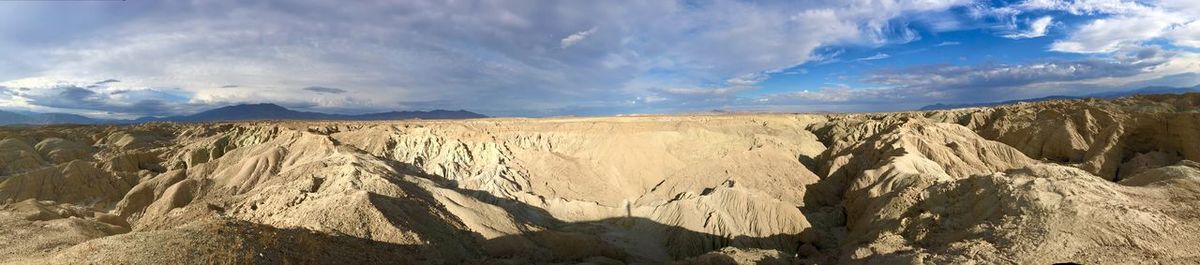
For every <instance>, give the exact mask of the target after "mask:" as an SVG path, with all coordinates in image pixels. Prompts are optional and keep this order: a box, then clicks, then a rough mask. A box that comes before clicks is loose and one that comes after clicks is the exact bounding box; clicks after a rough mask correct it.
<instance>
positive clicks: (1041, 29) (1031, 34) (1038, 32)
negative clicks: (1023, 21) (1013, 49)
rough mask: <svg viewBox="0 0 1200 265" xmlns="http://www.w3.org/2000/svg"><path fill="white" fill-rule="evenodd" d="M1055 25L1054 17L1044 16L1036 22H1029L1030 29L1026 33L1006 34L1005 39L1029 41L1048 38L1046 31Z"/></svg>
mask: <svg viewBox="0 0 1200 265" xmlns="http://www.w3.org/2000/svg"><path fill="white" fill-rule="evenodd" d="M1052 23H1054V17H1051V16H1044V17H1041V18H1038V19H1036V20H1034V21H1031V22H1029V26H1028V28H1026V29H1025V30H1024V31H1020V32H1014V33H1009V34H1005V35H1004V37H1005V38H1009V39H1029V38H1037V37H1042V36H1046V30H1048V29H1049V28H1050V25H1051V24H1052Z"/></svg>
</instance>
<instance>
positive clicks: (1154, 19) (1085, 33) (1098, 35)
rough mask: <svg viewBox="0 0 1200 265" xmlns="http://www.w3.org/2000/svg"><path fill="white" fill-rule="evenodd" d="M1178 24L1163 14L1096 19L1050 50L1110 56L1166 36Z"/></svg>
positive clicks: (1174, 19) (1059, 41)
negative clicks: (1120, 50)
mask: <svg viewBox="0 0 1200 265" xmlns="http://www.w3.org/2000/svg"><path fill="white" fill-rule="evenodd" d="M1175 21H1177V19H1176V18H1173V17H1172V16H1171V15H1168V14H1162V13H1151V14H1139V15H1134V16H1119V17H1113V18H1103V19H1096V20H1094V21H1092V22H1089V23H1088V24H1086V25H1084V26H1083V27H1081V28H1079V29H1078V30H1076V31H1075V32H1072V33H1071V34H1070V36H1069V37H1067V38H1066V39H1064V40H1058V41H1055V42H1054V44H1052V45H1051V46H1050V50H1053V51H1059V52H1073V53H1110V52H1115V51H1117V50H1119V49H1121V48H1124V47H1130V46H1135V45H1139V44H1140V43H1141V42H1142V41H1146V40H1150V39H1154V38H1157V37H1159V36H1162V34H1163V32H1164V31H1165V30H1167V29H1168V27H1169V26H1171V25H1172V24H1173V23H1175Z"/></svg>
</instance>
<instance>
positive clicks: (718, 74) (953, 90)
mask: <svg viewBox="0 0 1200 265" xmlns="http://www.w3.org/2000/svg"><path fill="white" fill-rule="evenodd" d="M3 5H6V6H4V7H5V8H2V9H0V36H2V38H0V60H3V61H5V62H12V63H6V64H3V65H0V85H3V86H5V87H8V88H10V89H8V91H9V92H6V94H8V95H9V98H8V99H4V98H0V107H6V108H26V109H42V110H46V109H48V110H55V111H72V110H77V111H80V112H87V113H99V114H105V113H111V115H124V116H134V115H170V114H179V112H187V111H193V110H195V109H201V108H205V107H214V106H219V105H223V104H232V103H255V102H276V103H281V104H286V105H290V106H297V107H302V108H306V109H310V110H323V111H342V112H365V111H379V110H397V109H416V108H446V109H471V110H475V111H480V112H483V113H488V114H492V115H522V116H526V115H528V116H540V115H559V114H591V113H596V114H615V113H628V112H643V111H645V112H664V111H686V110H697V109H699V110H703V109H709V108H725V107H732V108H736V107H757V106H762V105H763V103H762V102H780V101H786V102H795V103H800V102H806V103H811V104H813V105H814V106H817V105H820V106H828V104H835V103H844V104H847V105H854V104H858V103H856V102H859V101H861V102H873V100H877V99H878V100H882V99H890V100H896V99H906V100H907V99H911V98H914V97H916V98H921V99H927V100H932V99H937V98H950V99H957V98H955V97H957V96H955V95H966V94H971V93H969V92H970V91H971V90H982V91H987V93H994V94H995V95H1001V94H1004V93H1003V92H1002V90H1004V89H1010V90H1021V91H1024V90H1028V89H1030V86H1037V85H1039V84H1047V83H1055V82H1058V83H1061V82H1089V80H1095V79H1099V78H1109V79H1113V78H1116V79H1120V78H1125V79H1145V78H1153V77H1161V76H1165V75H1168V74H1170V73H1180V72H1186V71H1188V69H1191V70H1195V68H1188V67H1195V66H1194V65H1189V64H1188V63H1186V62H1188V60H1191V59H1190V58H1191V57H1189V56H1185V55H1180V56H1173V57H1171V56H1166V55H1163V54H1165V53H1166V52H1162V51H1159V53H1160V54H1156V55H1155V56H1153V58H1150V59H1143V60H1142V61H1137V60H1134V59H1128V58H1124V59H1122V58H1116V56H1118V55H1119V54H1126V53H1129V52H1130V51H1132V50H1138V49H1143V48H1146V47H1149V46H1152V44H1154V43H1152V42H1154V41H1160V42H1166V43H1165V44H1163V45H1168V44H1169V45H1173V46H1183V47H1200V37H1198V36H1200V34H1193V33H1197V32H1200V30H1198V28H1200V26H1198V25H1200V24H1198V23H1197V22H1195V20H1196V18H1197V17H1198V16H1197V14H1200V12H1197V11H1198V10H1200V8H1197V7H1196V6H1197V5H1196V4H1195V3H1194V2H1193V1H1185V0H1165V1H1150V2H1133V1H1086V0H1076V1H1053V0H1036V1H1034V0H1030V1H1022V2H1016V3H1013V4H1009V5H1003V6H994V5H991V4H988V3H985V2H976V1H970V0H925V1H900V0H852V1H832V0H819V1H802V2H795V1H736V0H710V1H621V2H619V3H618V2H596V1H549V2H528V1H484V2H476V1H466V2H457V1H450V2H448V1H432V0H431V1H423V0H414V1H368V2H334V1H315V0H314V1H304V0H302V1H265V2H260V3H256V4H245V3H241V2H234V1H154V2H143V1H126V2H112V3H107V2H97V3H91V2H88V3H79V4H70V5H55V4H46V3H12V4H10V3H4V4H3ZM7 5H11V6H7ZM64 15H65V16H66V17H65V18H64ZM1066 17H1070V18H1071V19H1065V18H1066ZM1068 20H1069V21H1078V22H1071V23H1067V22H1064V21H1068ZM974 29H983V30H987V31H989V32H993V33H994V34H995V36H998V37H1007V38H1014V39H1029V38H1047V37H1055V38H1057V39H1055V40H1053V41H1052V42H1051V44H1050V45H1049V47H1045V49H1046V50H1050V51H1054V52H1060V53H1064V54H1081V53H1082V54H1096V53H1100V54H1102V55H1101V56H1098V57H1097V58H1091V59H1080V58H1074V59H1072V60H1065V61H1064V60H1058V61H1053V60H1045V61H1035V62H1006V63H987V64H980V65H927V64H926V65H916V66H905V67H894V66H891V62H894V61H895V60H899V59H898V58H901V57H902V55H903V54H902V53H895V52H883V51H870V49H874V48H886V47H889V46H893V45H904V44H906V43H913V42H918V41H920V40H921V39H922V38H928V37H930V36H933V35H937V33H939V32H943V31H962V30H974ZM45 32H53V33H56V34H45ZM967 45H971V44H970V43H967V42H961V41H958V40H950V41H937V42H934V43H932V44H930V45H929V46H930V47H938V48H952V47H959V46H967ZM822 49H825V50H822ZM843 49H851V50H854V49H859V50H867V51H863V52H860V54H861V55H859V54H856V55H854V57H848V58H840V57H839V56H845V55H839V54H841V51H842V50H843ZM1159 49H1160V50H1161V49H1164V48H1159ZM1165 49H1173V48H1170V47H1168V48H1165ZM818 51H824V52H818ZM829 51H836V52H829ZM1121 56H1125V55H1121ZM1135 57H1136V56H1135ZM1131 58H1132V57H1131ZM843 59H844V60H843ZM839 61H844V62H857V63H860V64H870V65H873V66H874V67H878V68H876V69H870V70H868V71H864V73H863V74H862V75H860V76H856V77H851V78H854V79H857V80H851V81H857V82H853V83H857V85H854V86H837V85H834V86H819V87H812V86H811V85H803V86H794V87H778V88H771V89H769V90H771V91H763V90H764V89H763V87H764V84H763V83H764V82H765V81H767V80H770V79H772V78H774V77H777V76H780V75H784V74H790V75H794V76H802V75H798V74H797V73H802V72H805V71H804V70H803V69H799V68H803V67H805V66H807V65H811V64H820V63H832V62H839ZM1170 62H1173V63H1170ZM315 84H323V85H315ZM1122 84H1123V83H1122ZM1107 85H1109V86H1115V85H1116V83H1113V84H1107ZM13 88H26V89H29V91H25V92H14V91H16V90H14V89H13ZM297 88H300V89H299V91H298V89H297ZM779 90H786V91H779ZM993 91H994V92H993ZM298 92H299V93H298ZM888 93H893V94H888ZM897 93H919V94H915V95H916V96H913V95H914V94H905V95H899V94H897ZM987 93H985V94H987ZM1033 94H1036V93H1033ZM1004 95H1012V94H1004ZM859 98H861V100H859ZM870 98H874V99H870Z"/></svg>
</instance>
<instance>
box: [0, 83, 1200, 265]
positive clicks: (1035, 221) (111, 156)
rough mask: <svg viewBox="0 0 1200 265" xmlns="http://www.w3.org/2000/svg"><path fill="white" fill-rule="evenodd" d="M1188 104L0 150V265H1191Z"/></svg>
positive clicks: (378, 129)
mask: <svg viewBox="0 0 1200 265" xmlns="http://www.w3.org/2000/svg"><path fill="white" fill-rule="evenodd" d="M1197 161H1200V94H1187V95H1170V96H1135V97H1128V98H1122V99H1117V100H1112V101H1102V100H1070V101H1046V102H1039V103H1024V104H1016V105H1007V106H998V107H990V108H969V109H957V110H944V111H928V112H897V113H862V114H728V115H691V116H632V117H595V118H546V119H521V118H491V119H469V120H447V121H433V120H428V121H418V120H411V121H390V122H382V121H369V122H368V121H245V122H222V123H165V122H154V123H146V124H140V125H125V126H115V125H113V126H108V125H95V126H67V125H53V126H41V127H3V128H2V129H0V263H6V264H179V263H193V264H195V263H199V264H214V263H215V264H362V263H369V264H548V263H550V264H664V263H676V264H1053V263H1068V262H1071V263H1079V264H1197V263H1200V250H1198V249H1200V247H1198V246H1200V163H1197Z"/></svg>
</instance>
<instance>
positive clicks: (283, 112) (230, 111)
mask: <svg viewBox="0 0 1200 265" xmlns="http://www.w3.org/2000/svg"><path fill="white" fill-rule="evenodd" d="M486 117H488V116H487V115H483V114H479V113H475V112H471V111H466V110H440V109H439V110H430V111H389V112H379V113H367V114H357V115H347V114H330V113H321V112H307V111H296V110H291V109H288V108H285V107H283V106H279V105H275V104H271V103H260V104H241V105H232V106H226V107H220V108H216V109H211V110H207V111H202V112H199V113H196V114H192V115H185V116H170V117H142V118H138V119H133V120H118V119H97V118H90V117H87V116H83V115H76V114H67V113H33V112H29V113H17V112H9V111H0V125H7V124H30V125H44V124H134V123H144V122H153V121H171V122H209V121H237V120H359V121H368V120H397V119H471V118H486Z"/></svg>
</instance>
